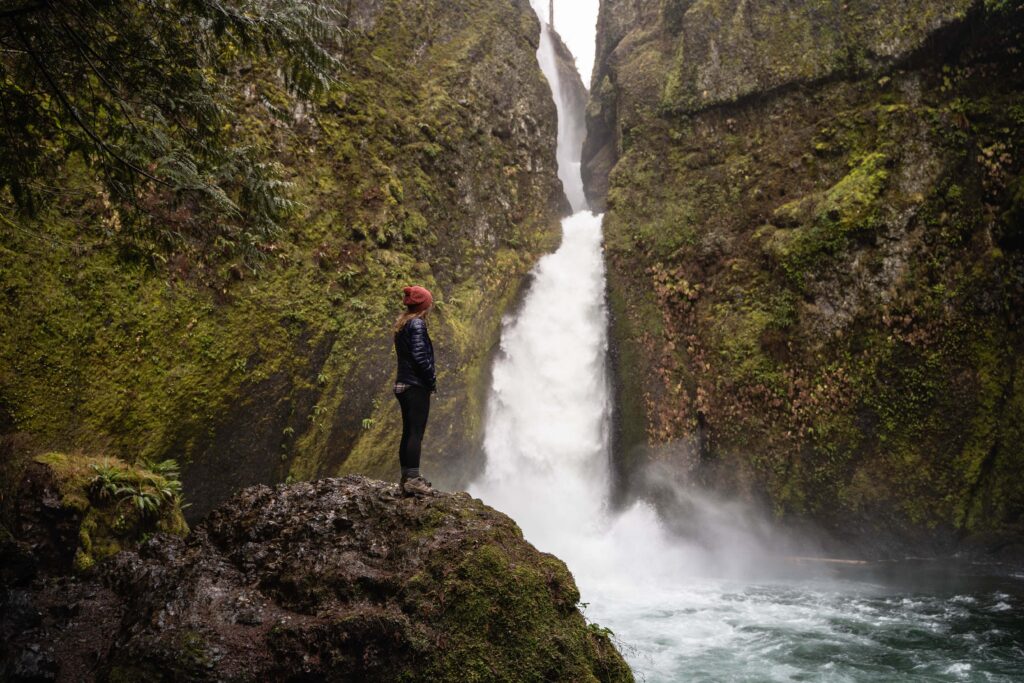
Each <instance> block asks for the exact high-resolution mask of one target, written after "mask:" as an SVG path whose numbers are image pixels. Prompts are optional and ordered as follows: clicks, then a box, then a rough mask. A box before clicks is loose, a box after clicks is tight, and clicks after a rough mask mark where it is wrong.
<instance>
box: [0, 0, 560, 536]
mask: <svg viewBox="0 0 1024 683" xmlns="http://www.w3.org/2000/svg"><path fill="white" fill-rule="evenodd" d="M338 5H339V7H340V8H341V9H342V10H343V11H344V17H343V22H342V24H341V25H340V26H339V27H338V32H337V35H336V36H334V37H332V41H333V42H334V43H336V48H337V53H338V54H337V57H338V60H339V62H340V63H341V65H342V68H341V69H340V71H339V73H337V74H336V77H335V81H334V82H333V83H331V84H329V86H328V87H327V89H326V91H325V92H324V93H323V94H322V95H320V96H318V98H317V100H316V101H314V102H302V101H298V100H296V99H295V98H293V97H292V96H290V95H289V94H288V92H287V90H286V89H285V87H284V85H283V82H282V77H281V74H280V73H279V72H278V71H277V70H276V66H275V65H274V64H269V63H258V62H257V63H253V64H251V65H250V67H249V68H246V69H241V70H238V71H237V72H235V73H233V74H231V75H230V81H231V83H232V84H235V85H236V86H237V99H238V100H239V102H241V105H240V106H241V110H242V111H243V112H244V115H243V116H241V117H240V118H239V119H238V120H237V121H233V122H232V126H233V133H234V134H235V135H237V136H238V137H239V138H240V139H243V140H249V141H251V143H252V145H253V146H257V147H259V148H261V149H264V150H265V151H266V152H265V153H266V155H267V156H268V157H269V158H270V159H271V160H272V161H273V162H274V163H277V164H280V166H281V168H282V169H283V180H284V181H286V182H290V183H291V184H292V188H291V190H290V198H291V200H292V201H293V202H294V210H293V211H292V214H291V216H290V218H288V219H287V220H286V221H285V222H284V224H283V230H282V231H281V233H280V234H279V235H278V236H277V238H276V239H275V240H274V241H273V242H271V243H269V244H265V245H262V246H261V252H262V253H261V258H259V259H258V260H257V262H256V263H255V264H250V263H247V262H244V261H243V260H242V259H241V258H240V257H238V256H237V255H236V252H235V251H234V250H233V248H232V246H233V245H231V244H227V243H218V242H216V241H214V243H212V244H210V243H207V242H200V241H196V242H194V243H190V242H188V241H185V242H175V243H174V246H172V247H171V248H167V247H166V246H165V245H164V244H163V243H161V242H159V241H158V240H150V239H148V237H147V236H148V235H150V234H160V231H161V230H163V229H164V227H166V229H167V230H171V229H173V228H174V227H175V225H176V223H175V222H176V221H178V222H185V221H188V220H190V217H189V216H188V215H183V214H187V207H185V208H180V207H176V208H173V209H172V208H171V207H167V208H166V210H163V209H162V208H161V207H160V206H157V207H156V208H155V209H154V210H153V211H151V214H155V215H156V216H157V218H156V219H154V221H153V223H154V225H153V226H151V227H153V230H152V231H150V232H146V233H137V232H134V231H132V230H129V227H128V226H127V224H124V223H125V221H123V220H122V218H123V217H124V216H126V211H127V209H128V208H130V207H122V206H119V205H117V204H116V203H112V202H111V201H110V199H109V197H108V196H107V195H106V194H105V193H104V192H103V190H102V187H101V185H100V183H99V181H98V178H97V173H98V171H96V170H95V169H94V168H92V167H90V166H88V165H87V164H86V163H83V160H82V159H80V158H77V157H76V156H74V155H72V156H70V157H69V158H67V159H65V160H64V162H63V165H62V166H61V167H60V168H59V169H57V170H56V171H55V172H54V173H53V174H51V175H50V176H47V177H44V178H41V181H40V182H41V184H44V185H46V184H48V185H49V186H50V187H51V189H53V190H54V193H53V194H54V196H55V197H56V198H55V199H53V200H52V201H50V202H49V203H47V204H46V205H45V206H44V207H43V208H42V209H40V210H39V211H37V213H36V214H35V215H29V214H24V215H21V214H18V211H17V209H16V208H15V206H14V203H13V198H12V197H11V196H10V195H8V194H6V193H4V194H2V195H0V210H2V211H3V212H4V215H5V216H14V217H15V220H14V221H13V222H11V223H10V225H13V226H14V228H11V229H8V227H9V226H8V225H7V224H6V223H5V227H4V229H3V231H2V232H0V328H2V334H0V433H2V434H3V436H4V439H3V441H4V443H5V444H6V446H5V448H6V452H7V453H9V456H8V457H5V463H4V468H3V469H4V472H5V473H4V478H5V479H6V480H7V482H8V483H10V482H11V481H16V479H17V473H16V472H15V470H17V469H18V463H21V462H24V461H25V460H26V458H27V457H28V456H29V455H31V454H34V453H39V452H45V451H47V450H54V449H56V450H63V451H70V452H72V453H74V452H82V451H84V452H88V453H92V454H104V453H105V454H109V455H112V456H117V457H121V458H123V459H124V460H126V461H128V462H135V461H141V460H148V461H158V460H161V459H164V458H175V459H177V460H179V461H180V462H181V463H182V466H183V481H184V484H185V492H186V498H187V499H188V500H190V501H191V502H192V504H193V505H192V507H191V508H189V509H188V514H189V515H190V517H192V518H198V517H199V516H201V515H202V514H203V513H204V512H205V511H206V510H208V509H209V508H210V507H211V506H212V505H213V504H215V503H216V502H217V501H218V500H220V499H222V498H223V497H225V496H226V495H228V494H229V493H230V492H232V491H233V490H235V489H237V488H239V487H241V486H244V485H248V484H253V483H260V482H263V483H272V482H275V481H282V480H285V479H286V478H293V479H308V478H313V477H318V476H323V475H329V474H335V473H341V472H359V473H362V474H368V475H374V476H378V477H386V478H390V477H392V476H394V475H395V474H396V473H397V468H398V464H397V455H396V452H397V442H398V435H399V434H400V417H399V412H398V408H397V403H396V402H395V400H394V398H393V396H392V394H391V391H390V382H391V379H392V377H393V373H394V370H393V365H394V360H393V354H394V351H393V349H392V341H391V332H390V326H391V324H392V322H393V320H394V318H395V317H396V316H397V314H398V313H399V311H400V309H401V289H402V287H403V286H404V285H407V284H411V283H419V284H423V285H426V286H427V287H429V288H430V289H432V290H433V292H434V295H435V300H436V301H437V302H438V305H437V306H436V309H435V311H434V312H432V314H431V318H430V330H431V334H432V335H433V337H434V341H435V347H436V348H437V352H438V359H437V360H438V367H439V370H440V372H439V393H438V394H437V396H436V397H435V402H434V406H433V408H432V414H431V424H430V430H429V432H428V435H427V441H426V444H425V449H426V450H425V456H424V457H425V468H426V470H425V471H427V472H429V473H430V475H431V476H432V477H433V478H434V479H435V482H438V483H441V484H445V485H448V486H453V487H454V486H457V485H459V484H460V483H462V482H464V481H465V480H466V478H467V477H469V476H471V475H472V474H473V472H474V471H475V468H478V467H479V466H480V456H479V440H480V437H481V433H480V432H481V416H482V411H483V400H484V396H485V391H486V379H487V378H486V368H487V365H488V362H489V359H490V356H491V349H492V347H493V346H494V345H495V343H496V340H497V335H498V331H499V325H500V320H501V316H502V314H503V312H504V311H505V309H506V307H507V306H508V304H509V302H511V301H513V300H514V298H515V296H516V294H517V292H518V290H519V288H520V285H521V282H522V280H523V277H524V275H525V274H526V273H527V271H528V270H529V268H530V267H531V266H532V265H533V263H534V262H535V260H536V258H537V257H538V256H539V255H540V254H542V253H544V252H545V251H548V250H550V249H551V248H552V246H553V244H554V243H555V242H556V241H557V234H558V219H559V218H560V217H561V216H562V215H563V214H564V213H566V212H567V211H568V206H567V203H566V202H565V199H564V195H563V193H562V188H561V184H560V183H559V181H558V178H557V175H556V167H555V134H556V121H555V109H554V104H553V102H552V100H551V96H550V92H549V90H548V86H547V83H546V82H545V80H544V77H543V76H542V74H541V72H540V69H539V68H538V65H537V61H536V57H535V51H536V49H537V44H538V40H539V33H540V28H539V23H538V21H537V19H536V16H535V15H534V13H533V11H532V10H531V8H530V6H529V3H528V2H526V0H516V1H515V2H504V1H498V0H473V1H471V2H465V3H458V4H452V3H448V2H442V1H440V0H355V1H351V2H343V3H338ZM24 87H26V88H30V87H33V86H32V84H28V83H27V84H24ZM233 87H234V86H233ZM140 201H141V202H146V201H150V202H156V201H158V200H155V199H152V198H149V197H143V198H142V199H141V200H140ZM161 222H163V223H164V224H165V225H161ZM201 227H202V226H199V228H198V229H196V230H194V232H200V233H201V232H202V230H201Z"/></svg>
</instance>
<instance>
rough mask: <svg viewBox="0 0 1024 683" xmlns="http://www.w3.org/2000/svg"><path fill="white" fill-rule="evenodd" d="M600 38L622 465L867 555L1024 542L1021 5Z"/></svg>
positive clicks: (599, 151) (768, 9)
mask: <svg viewBox="0 0 1024 683" xmlns="http://www.w3.org/2000/svg"><path fill="white" fill-rule="evenodd" d="M919 5H920V6H919ZM925 5H927V6H925ZM854 29H855V30H854ZM600 30H601V34H600V35H599V41H598V42H599V69H598V70H597V71H596V72H595V80H594V86H593V90H592V92H593V93H594V100H593V102H592V103H591V106H590V112H589V114H590V129H589V133H588V135H589V137H588V143H587V153H588V154H587V156H588V159H587V160H586V163H587V164H588V174H589V175H590V177H591V180H592V182H591V185H590V188H589V189H590V191H591V192H592V193H593V192H599V191H600V189H601V185H602V182H603V178H605V174H607V173H608V171H609V169H610V175H607V182H608V184H609V186H610V189H608V191H607V196H606V199H607V207H608V214H607V218H606V223H605V225H606V234H607V253H608V258H609V279H610V290H611V300H612V303H613V306H614V309H615V316H614V329H613V339H614V343H615V345H616V347H617V349H618V353H617V358H618V364H619V372H618V375H619V380H620V382H619V384H620V390H619V398H620V405H621V407H622V413H621V415H622V418H623V419H622V429H621V434H620V436H621V438H622V441H623V445H624V446H626V447H627V448H628V447H630V446H633V447H637V446H640V445H643V444H654V445H659V446H662V448H659V449H657V452H659V453H662V454H664V455H662V456H661V457H665V458H669V459H673V460H674V461H675V462H676V463H677V464H678V466H679V467H680V468H685V469H690V468H693V469H694V472H695V473H696V475H695V476H696V477H697V478H698V479H702V480H703V481H704V482H705V483H708V484H712V485H714V486H717V487H720V488H724V489H727V490H732V491H738V492H745V493H746V494H747V495H749V496H752V497H755V498H759V499H763V500H764V501H765V502H766V503H767V504H768V505H769V506H771V507H772V508H773V509H774V510H775V511H776V513H777V514H779V515H780V516H783V517H787V518H802V519H808V518H810V519H814V520H817V521H820V522H822V523H824V524H825V525H826V526H828V527H829V528H830V529H832V530H834V531H835V532H836V533H837V534H840V535H842V536H845V537H855V538H860V539H862V540H864V541H865V544H866V545H868V546H871V547H873V548H874V549H875V550H879V549H881V548H883V547H884V545H885V543H887V542H888V541H889V540H890V539H894V538H901V539H906V538H916V539H917V540H922V539H925V538H932V539H936V540H944V541H949V540H955V539H963V538H964V537H965V536H970V537H971V539H973V540H976V541H978V542H979V543H983V544H984V545H985V547H986V548H987V549H988V550H991V551H995V552H999V551H1000V549H1001V548H1002V547H1003V546H1004V544H1005V543H1007V542H1010V543H1012V542H1014V539H1019V538H1020V532H1021V530H1022V527H1021V524H1022V523H1024V487H1022V483H1021V482H1022V481H1024V478H1022V474H1024V448H1022V442H1021V439H1020V425H1021V424H1024V412H1022V410H1024V393H1022V391H1021V370H1022V358H1024V338H1022V337H1021V334H1020V322H1021V319H1020V314H1021V311H1022V310H1024V253H1022V251H1021V246H1022V240H1021V234H1022V232H1021V231H1022V229H1024V228H1022V223H1021V211H1020V197H1021V193H1020V187H1021V177H1022V171H1024V115H1022V114H1024V68H1022V59H1021V53H1020V45H1021V44H1022V39H1024V9H1022V7H1021V4H1020V3H1018V2H1006V3H980V2H960V1H955V0H951V1H949V2H942V3H924V4H922V3H824V4H821V3H819V4H814V5H813V6H812V5H801V6H799V7H797V6H795V5H791V4H789V5H787V4H783V5H771V6H759V7H753V6H751V5H750V4H749V3H740V2H731V1H729V0H722V1H717V0H716V1H711V0H708V1H705V2H695V3H694V2H682V3H663V6H662V7H661V8H660V9H657V8H653V7H647V6H639V7H638V6H636V5H634V4H632V3H621V2H616V1H614V0H612V1H611V2H607V3H605V4H604V5H603V6H602V17H601V22H600ZM602 57H603V61H602V60H601V58H602ZM613 164H614V165H613ZM632 452H633V453H634V454H635V455H634V457H636V458H638V459H639V458H640V456H639V455H636V454H639V453H642V452H646V450H645V449H639V448H635V449H634V450H633V451H632ZM637 465H639V463H638V462H632V463H624V464H623V467H624V468H625V469H626V470H629V469H630V468H631V467H633V466H637Z"/></svg>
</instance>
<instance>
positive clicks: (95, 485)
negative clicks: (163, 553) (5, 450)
mask: <svg viewBox="0 0 1024 683" xmlns="http://www.w3.org/2000/svg"><path fill="white" fill-rule="evenodd" d="M158 470H159V466H157V465H154V466H153V468H152V469H151V468H148V467H145V466H143V465H128V464H126V463H125V462H123V461H121V460H119V459H117V458H110V457H101V456H91V455H83V454H75V455H67V454H64V453H47V454H45V455H40V456H37V457H36V458H34V459H33V460H32V461H31V462H30V463H29V464H28V466H27V467H26V468H25V471H24V473H23V475H22V478H21V484H20V486H19V490H18V495H17V499H16V501H15V506H14V507H15V508H16V509H15V510H14V537H15V539H16V543H15V544H14V545H11V544H8V545H7V546H6V547H5V548H4V551H3V553H2V556H3V557H2V559H3V561H4V563H5V564H7V563H8V561H9V560H10V561H11V564H10V565H9V566H8V568H7V569H10V567H11V566H14V565H17V566H24V564H25V563H24V560H28V561H29V565H31V567H32V568H33V569H34V570H41V571H43V572H48V573H52V572H56V573H62V572H67V571H69V570H71V569H74V571H76V572H85V571H89V570H90V569H92V567H93V565H95V563H96V562H97V561H99V560H102V559H104V558H106V557H110V556H112V555H115V554H117V553H118V552H120V551H121V550H122V549H124V548H131V547H134V546H136V545H138V543H139V542H140V541H142V540H143V539H145V538H148V537H149V536H151V535H152V534H155V533H165V534H172V535H178V536H184V535H185V534H187V533H188V525H187V524H186V523H185V518H184V517H183V516H182V512H181V504H180V503H181V501H180V489H179V486H178V485H177V482H176V479H175V477H174V476H173V474H174V473H168V472H160V471H158ZM5 573H10V572H9V571H5Z"/></svg>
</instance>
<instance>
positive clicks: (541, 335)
mask: <svg viewBox="0 0 1024 683" xmlns="http://www.w3.org/2000/svg"><path fill="white" fill-rule="evenodd" d="M544 4H545V3H543V2H540V3H538V2H535V3H534V8H535V9H536V10H537V13H538V15H539V16H540V18H541V23H542V33H541V42H540V47H539V49H538V51H537V59H538V62H539V63H540V66H541V69H542V70H543V72H544V74H545V76H546V77H547V79H548V83H549V84H550V86H551V90H552V95H553V97H554V99H555V104H556V108H557V111H558V117H559V123H558V130H559V136H558V155H557V156H558V161H559V175H560V177H561V178H562V182H563V186H564V187H565V190H566V194H567V196H568V197H569V198H570V202H571V203H572V205H573V208H574V209H575V210H577V213H575V214H574V215H572V216H571V217H569V218H566V219H564V220H563V221H562V243H561V246H559V248H558V250H557V251H555V252H554V253H553V254H549V255H547V256H545V257H543V258H542V259H541V260H540V261H539V263H538V264H537V266H536V268H535V269H534V272H533V279H532V282H531V285H530V287H529V290H528V292H527V295H526V298H525V300H524V302H523V305H522V308H521V310H520V311H519V312H518V313H517V315H516V316H515V317H509V318H506V320H505V321H504V323H503V328H502V335H501V353H500V356H499V358H498V359H497V360H496V362H495V365H494V371H493V379H492V385H491V390H490V395H489V397H488V405H487V416H486V427H485V437H484V450H485V453H486V467H485V470H484V472H483V475H482V476H481V478H480V479H479V480H478V481H476V482H474V484H473V485H472V486H471V487H470V492H471V493H472V494H473V495H474V496H477V497H479V498H481V499H482V500H484V502H486V503H488V504H489V505H492V506H493V507H495V508H497V509H499V510H501V511H503V512H505V513H506V514H508V515H510V516H511V517H512V518H513V519H515V520H516V522H517V523H518V524H519V525H520V527H521V528H522V529H523V533H524V534H525V536H526V538H527V540H529V541H530V542H532V543H533V544H534V545H536V546H537V547H538V548H540V549H541V550H544V551H548V552H552V553H555V554H557V555H558V556H559V557H561V558H562V559H563V560H565V561H566V563H567V564H568V565H569V568H570V569H571V570H572V571H573V573H574V574H575V575H576V577H577V580H578V581H579V582H580V584H581V588H583V589H586V587H587V585H588V584H590V585H596V584H597V583H602V584H603V583H605V582H607V581H609V580H610V581H612V582H614V583H617V584H622V585H628V584H629V581H631V580H638V579H639V578H640V577H642V576H644V575H649V576H650V578H651V580H655V579H656V577H661V576H663V575H664V574H665V571H669V572H671V571H673V570H674V569H675V568H677V567H679V566H680V564H679V562H677V561H675V560H674V556H675V553H674V551H673V550H671V549H669V548H668V546H669V543H668V541H667V539H666V535H665V533H664V532H663V530H662V527H661V524H660V523H659V521H658V519H657V515H656V514H655V513H654V511H653V510H651V509H650V508H649V507H647V506H643V505H638V506H636V507H634V508H633V509H631V510H629V511H627V512H626V513H624V514H621V515H619V514H613V513H612V512H611V510H610V509H609V494H610V467H609V450H608V449H609V421H610V410H611V404H610V397H609V381H608V372H607V362H606V360H607V351H608V318H607V313H606V304H605V267H604V258H603V248H602V232H601V220H602V216H601V215H595V214H593V213H591V212H590V211H589V210H587V209H586V201H585V199H584V196H583V182H582V180H581V178H580V154H581V143H582V139H581V137H580V136H579V135H578V134H577V133H575V131H578V130H580V129H582V128H583V116H584V112H583V111H582V110H580V108H579V107H578V106H575V104H574V102H573V100H572V99H571V98H570V97H568V96H567V94H566V93H565V92H564V91H563V89H562V87H561V82H560V79H559V76H558V70H557V62H556V61H555V53H554V47H553V39H552V36H551V28H550V26H548V24H547V23H546V22H545V21H544V18H545V13H544V9H546V8H544V7H543V5H544ZM538 5H540V6H538ZM651 572H654V574H651Z"/></svg>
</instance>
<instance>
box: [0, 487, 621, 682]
mask: <svg viewBox="0 0 1024 683" xmlns="http://www.w3.org/2000/svg"><path fill="white" fill-rule="evenodd" d="M578 602H579V593H578V591H577V589H576V586H575V584H574V582H573V579H572V576H571V575H570V574H569V572H568V570H567V569H566V567H565V564H563V563H562V562H561V561H560V560H558V559H557V558H555V557H553V556H551V555H547V554H544V553H540V552H538V551H536V550H535V549H534V548H533V547H532V546H531V545H529V544H528V543H527V542H525V541H524V540H523V537H522V532H521V531H520V530H519V528H518V527H517V526H516V525H515V523H514V522H513V521H512V520H510V519H509V518H508V517H506V516H504V515H502V514H500V513H498V512H495V511H494V510H492V509H490V508H488V507H487V506H485V505H483V504H482V503H481V502H480V501H479V500H474V499H472V498H470V497H469V496H468V495H467V494H465V493H459V494H448V493H435V494H434V495H433V496H431V497H428V498H425V499H414V498H402V497H401V496H400V495H399V494H398V488H397V486H395V485H393V484H386V483H384V482H379V481H372V480H368V479H364V478H362V477H355V476H349V477H344V478H341V479H328V480H322V481H317V482H310V483H300V484H293V485H287V486H286V485H281V486H278V487H276V488H270V487H267V486H256V487H252V488H249V489H246V490H244V491H242V492H240V493H238V494H237V495H235V496H234V497H233V498H231V499H230V500H229V501H228V502H226V503H225V504H224V505H222V506H221V507H220V508H218V509H217V510H215V511H214V512H213V513H211V514H210V516H209V517H208V518H207V519H205V520H204V521H203V522H202V523H201V524H199V525H198V526H197V527H196V528H195V530H194V531H193V532H192V533H191V535H189V536H188V537H187V538H185V539H180V538H176V537H173V536H167V535H157V536H154V537H153V538H151V539H150V540H149V541H147V542H145V543H144V544H143V545H142V546H141V547H140V548H139V549H138V550H137V551H126V552H122V553H120V554H119V555H117V556H115V557H114V558H113V559H111V560H108V561H106V562H104V563H101V564H99V565H97V569H96V571H95V573H94V574H93V575H91V576H90V577H78V578H68V577H50V578H48V579H46V580H37V581H36V582H35V583H32V584H30V585H8V586H6V591H5V593H4V600H3V603H4V604H3V609H2V610H0V635H2V641H3V646H2V647H3V653H2V655H3V656H2V660H3V662H4V667H5V669H4V671H3V675H4V680H10V681H16V680H27V679H31V680H40V679H41V680H46V679H56V680H67V681H71V680H74V681H88V680H111V681H120V680H194V681H205V680H210V681H213V680H221V681H266V680H296V681H297V680H334V681H459V682H462V681H527V680H545V681H574V682H575V681H630V680H632V675H631V674H630V672H629V669H628V667H627V666H626V665H625V663H624V662H623V660H622V658H621V657H620V656H619V654H618V652H616V650H615V648H614V647H613V646H612V644H611V642H610V641H609V639H608V636H607V634H606V632H605V631H604V630H603V629H601V628H598V627H595V626H593V625H588V624H587V623H586V621H585V620H584V618H583V616H582V614H580V612H579V609H578ZM34 677H35V678H34Z"/></svg>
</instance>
